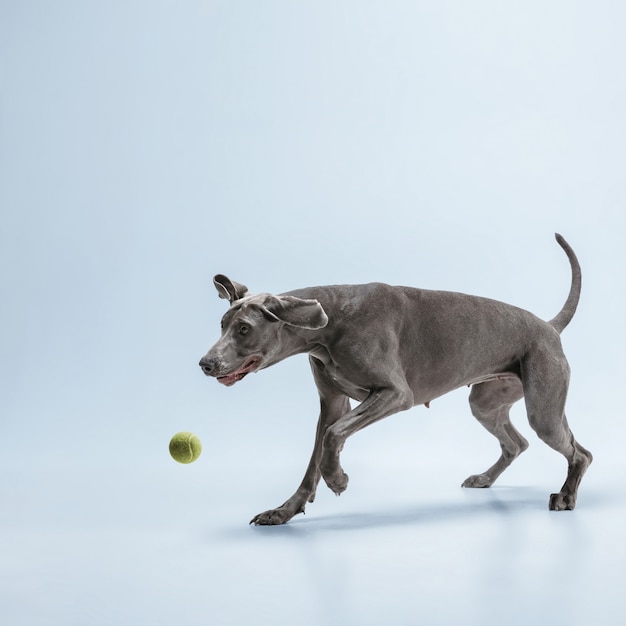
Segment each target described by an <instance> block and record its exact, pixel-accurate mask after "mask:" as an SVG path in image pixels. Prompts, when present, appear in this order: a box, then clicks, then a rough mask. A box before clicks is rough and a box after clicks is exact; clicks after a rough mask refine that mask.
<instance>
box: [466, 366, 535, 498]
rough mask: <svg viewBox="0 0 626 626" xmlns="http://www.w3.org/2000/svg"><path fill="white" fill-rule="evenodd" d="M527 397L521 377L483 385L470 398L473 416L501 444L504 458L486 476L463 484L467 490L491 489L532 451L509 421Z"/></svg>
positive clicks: (476, 477)
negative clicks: (515, 408)
mask: <svg viewBox="0 0 626 626" xmlns="http://www.w3.org/2000/svg"><path fill="white" fill-rule="evenodd" d="M523 395H524V390H523V387H522V382H521V381H520V379H519V378H518V377H517V376H513V375H510V376H506V377H503V378H502V379H497V380H491V381H488V382H484V383H479V384H477V385H474V386H473V387H472V391H471V393H470V397H469V403H470V407H471V409H472V415H473V416H474V417H475V418H476V419H477V420H478V421H479V422H480V423H481V424H482V425H483V426H484V427H485V428H486V429H487V430H488V431H489V432H490V433H491V434H492V435H494V437H496V438H497V439H498V441H499V442H500V448H501V449H502V454H501V455H500V458H499V459H498V460H497V461H496V462H495V463H494V464H493V465H492V466H491V467H490V468H489V469H487V470H485V471H484V472H483V473H482V474H474V475H472V476H470V477H469V478H467V479H466V480H465V481H464V482H463V485H462V486H463V487H491V485H493V483H494V482H495V480H496V479H497V478H498V476H500V474H502V472H503V471H504V470H505V469H506V468H507V467H508V466H509V465H510V464H511V463H512V462H513V461H514V460H515V459H516V458H517V457H518V456H519V455H520V454H521V453H522V452H523V451H524V450H526V448H528V441H526V439H524V437H522V435H520V433H519V432H517V430H516V429H515V427H514V426H513V424H511V420H510V419H509V410H510V409H511V406H512V405H513V404H514V403H515V402H517V401H518V400H520V399H521V398H522V397H523Z"/></svg>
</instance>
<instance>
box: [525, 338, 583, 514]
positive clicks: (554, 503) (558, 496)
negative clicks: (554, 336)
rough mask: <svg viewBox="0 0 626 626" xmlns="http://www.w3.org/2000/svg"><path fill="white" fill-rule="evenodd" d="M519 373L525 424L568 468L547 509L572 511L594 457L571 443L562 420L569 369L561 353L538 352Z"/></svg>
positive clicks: (570, 435)
mask: <svg viewBox="0 0 626 626" xmlns="http://www.w3.org/2000/svg"><path fill="white" fill-rule="evenodd" d="M522 369H523V375H524V373H525V375H524V397H525V400H526V411H527V413H528V421H529V422H530V425H531V426H532V428H533V430H534V431H535V432H536V433H537V435H538V436H539V438H540V439H542V440H543V441H544V442H545V443H547V444H548V445H549V446H550V447H551V448H553V449H554V450H556V451H557V452H560V453H561V454H562V455H563V456H564V457H565V458H566V459H567V464H568V471H567V478H566V479H565V483H564V484H563V487H562V488H561V491H560V492H559V493H553V494H552V495H551V496H550V502H549V508H550V510H551V511H565V510H568V511H571V510H572V509H573V508H574V507H575V506H576V496H577V493H578V486H579V485H580V481H581V479H582V477H583V475H584V473H585V472H586V471H587V468H588V467H589V464H590V463H591V461H592V460H593V457H592V455H591V453H590V452H589V451H588V450H586V449H585V448H583V447H582V446H581V445H580V444H579V443H578V442H577V441H576V439H574V435H573V434H572V431H571V430H570V428H569V425H568V423H567V418H566V417H565V398H566V396H567V388H568V384H569V365H568V364H567V360H566V359H565V356H564V355H563V353H562V352H561V353H560V354H559V353H558V352H556V351H555V350H554V349H553V350H550V351H548V350H540V351H537V352H535V353H534V354H532V355H530V356H529V357H528V358H527V359H526V362H525V363H524V364H523V367H522Z"/></svg>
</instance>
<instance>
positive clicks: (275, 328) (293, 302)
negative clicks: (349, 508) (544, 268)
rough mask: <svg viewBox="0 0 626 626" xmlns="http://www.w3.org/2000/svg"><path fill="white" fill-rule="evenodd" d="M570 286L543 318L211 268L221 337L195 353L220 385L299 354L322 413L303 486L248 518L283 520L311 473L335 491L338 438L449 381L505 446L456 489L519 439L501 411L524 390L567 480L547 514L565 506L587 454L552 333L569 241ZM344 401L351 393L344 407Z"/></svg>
mask: <svg viewBox="0 0 626 626" xmlns="http://www.w3.org/2000/svg"><path fill="white" fill-rule="evenodd" d="M556 238H557V241H558V242H559V244H560V245H561V247H562V248H563V249H564V250H565V252H566V254H567V256H568V258H569V261H570V265H571V269H572V283H571V288H570V293H569V296H568V298H567V301H566V302H565V305H564V306H563V309H562V310H561V312H560V313H559V314H558V315H557V316H556V317H555V318H554V319H552V320H551V321H549V322H545V321H543V320H540V319H539V318H538V317H536V316H535V315H533V314H532V313H529V312H528V311H525V310H523V309H519V308H517V307H514V306H511V305H508V304H504V303H502V302H497V301H495V300H489V299H486V298H480V297H476V296H468V295H464V294H460V293H451V292H444V291H427V290H422V289H414V288H410V287H391V286H389V285H385V284H381V283H371V284H367V285H342V286H328V287H310V288H307V289H298V290H296V291H291V292H289V293H286V294H282V295H270V294H260V295H248V290H247V288H246V287H244V286H243V285H241V284H239V283H236V282H234V281H232V280H229V279H228V278H227V277H226V276H222V275H218V276H216V277H215V279H214V283H215V286H216V288H217V291H218V293H219V295H220V297H222V298H225V299H227V300H229V301H230V308H229V310H228V312H227V313H226V315H224V317H223V318H222V336H221V338H220V340H219V341H218V342H217V343H216V344H215V345H214V346H213V347H212V348H211V349H210V350H209V351H208V353H207V354H206V355H205V356H204V357H203V358H202V360H201V361H200V366H201V368H202V371H203V372H204V373H205V374H206V375H207V376H214V377H216V378H217V380H218V381H219V382H221V383H222V384H224V385H228V386H230V385H234V384H235V383H236V382H238V381H240V380H241V379H242V378H244V376H246V375H247V374H250V373H251V372H256V371H258V370H260V369H264V368H266V367H269V366H270V365H273V364H274V363H278V362H279V361H281V360H282V359H285V358H286V357H288V356H292V355H294V354H298V353H303V352H308V354H309V359H310V363H311V368H312V370H313V377H314V378H315V383H316V385H317V388H318V391H319V395H320V401H321V413H320V417H319V422H318V425H317V433H316V436H315V446H314V448H313V455H312V457H311V460H310V462H309V466H308V468H307V470H306V473H305V475H304V479H303V480H302V483H301V484H300V486H299V487H298V489H297V490H296V492H295V493H294V494H293V495H292V496H291V497H290V498H289V499H288V500H287V501H286V502H285V503H284V504H282V505H281V506H279V507H278V508H276V509H272V510H269V511H265V512H264V513H261V514H259V515H257V516H256V517H254V518H253V519H252V521H251V523H253V524H263V525H266V524H283V523H285V522H287V521H288V520H290V519H291V518H292V517H293V516H294V515H296V514H297V513H303V512H304V507H305V505H306V503H307V502H313V499H314V497H315V491H316V488H317V485H318V483H319V480H320V477H323V478H324V480H325V481H326V484H327V485H328V487H330V489H332V491H334V492H335V493H336V494H340V493H342V492H343V491H344V490H345V489H346V487H347V485H348V476H347V475H346V474H345V473H344V471H343V469H342V467H341V465H340V462H339V453H340V452H341V450H342V448H343V445H344V442H345V441H346V439H347V438H348V437H349V436H350V435H352V434H353V433H355V432H357V431H358V430H360V429H362V428H365V427H366V426H368V425H369V424H373V423H374V422H377V421H378V420H381V419H382V418H384V417H387V416H389V415H392V414H393V413H397V412H398V411H404V410H406V409H409V408H411V407H412V406H415V405H418V404H424V405H426V406H428V404H429V402H431V401H432V400H433V399H434V398H437V397H439V396H441V395H443V394H445V393H447V392H449V391H452V390H453V389H457V388H459V387H464V386H470V385H472V391H471V393H470V398H469V401H470V406H471V409H472V413H473V415H474V417H476V418H477V419H478V421H479V422H480V423H481V424H482V425H483V426H484V427H485V428H486V429H487V430H488V431H489V432H490V433H492V434H493V435H494V436H495V437H497V438H498V440H499V442H500V446H501V448H502V454H501V456H500V458H499V459H498V460H497V461H496V462H495V464H494V465H492V466H491V467H490V468H489V469H487V470H485V471H484V472H483V473H482V474H476V475H474V476H470V477H469V478H468V479H467V480H466V481H465V482H464V483H463V486H464V487H489V486H490V485H492V484H493V482H494V481H495V480H496V478H498V476H499V475H500V474H501V473H502V472H503V471H504V470H505V469H506V468H507V467H508V466H509V465H510V464H511V462H512V461H513V459H515V458H516V457H517V456H518V455H519V454H520V453H521V452H523V451H524V450H525V449H526V448H527V447H528V442H527V441H526V440H525V439H524V437H522V435H520V433H519V432H518V431H517V430H516V429H515V428H514V427H513V425H512V424H511V422H510V420H509V409H510V408H511V406H512V405H513V403H514V402H516V401H517V400H520V399H521V398H522V397H524V398H525V401H526V411H527V414H528V420H529V422H530V425H531V426H532V428H533V429H534V430H535V431H536V433H537V434H538V435H539V437H540V438H541V439H543V440H544V441H545V442H546V443H547V444H548V445H549V446H551V447H552V448H554V449H555V450H557V451H558V452H560V453H561V454H563V456H565V458H566V459H567V462H568V473H567V479H566V480H565V484H564V485H563V487H562V489H561V491H560V492H559V493H555V494H552V495H551V496H550V502H549V507H550V509H551V510H554V511H562V510H565V509H568V510H571V509H573V508H574V506H575V504H576V493H577V490H578V485H579V483H580V480H581V478H582V476H583V474H584V473H585V471H586V469H587V467H588V466H589V464H590V463H591V460H592V456H591V454H590V453H589V452H588V451H587V450H585V448H583V447H582V446H581V445H580V444H579V443H578V442H577V441H576V440H575V439H574V435H573V434H572V432H571V430H570V429H569V426H568V424H567V420H566V418H565V412H564V408H565V398H566V395H567V389H568V382H569V372H570V370H569V365H568V363H567V360H566V358H565V355H564V354H563V349H562V347H561V339H560V337H559V334H560V333H561V331H562V330H563V329H564V328H565V327H566V326H567V324H568V323H569V322H570V320H571V319H572V317H573V315H574V312H575V311H576V306H577V304H578V300H579V295H580V286H581V272H580V265H579V264H578V260H577V259H576V255H575V254H574V252H573V250H572V249H571V248H570V246H569V245H568V243H567V242H566V241H565V240H564V239H563V237H561V236H560V235H558V234H557V235H556ZM349 398H353V399H354V400H357V401H359V402H360V404H359V405H358V406H356V408H354V409H351V408H350V404H349V400H348V399H349Z"/></svg>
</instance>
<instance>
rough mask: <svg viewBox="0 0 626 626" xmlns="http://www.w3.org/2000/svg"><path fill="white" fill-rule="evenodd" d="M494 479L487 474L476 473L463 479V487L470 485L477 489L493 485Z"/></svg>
mask: <svg viewBox="0 0 626 626" xmlns="http://www.w3.org/2000/svg"><path fill="white" fill-rule="evenodd" d="M492 483H493V481H492V480H491V479H490V478H489V476H487V474H474V475H473V476H470V477H469V478H466V479H465V480H464V481H463V484H462V485H461V487H470V488H476V489H482V488H484V487H491V485H492Z"/></svg>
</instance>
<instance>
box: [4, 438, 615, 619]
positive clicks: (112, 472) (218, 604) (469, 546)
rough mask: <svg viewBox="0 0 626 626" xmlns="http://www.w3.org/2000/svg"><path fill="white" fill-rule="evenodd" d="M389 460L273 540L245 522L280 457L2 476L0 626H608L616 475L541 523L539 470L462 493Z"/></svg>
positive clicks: (441, 475)
mask: <svg viewBox="0 0 626 626" xmlns="http://www.w3.org/2000/svg"><path fill="white" fill-rule="evenodd" d="M529 452H530V451H529ZM403 454H404V453H403V452H402V449H400V453H399V454H398V456H397V458H395V459H393V460H390V459H387V460H382V461H379V462H378V464H377V465H378V466H376V463H369V462H368V460H367V459H366V458H364V456H365V455H361V456H359V454H358V453H354V454H353V455H352V457H351V458H350V457H349V458H348V461H350V473H351V485H350V488H349V490H348V491H347V492H346V493H345V494H343V495H342V497H340V498H337V497H335V496H333V495H332V494H331V493H330V492H329V491H328V490H327V489H325V488H320V491H319V495H318V499H317V501H316V502H315V503H314V504H312V505H309V509H308V511H307V515H305V516H299V517H297V518H295V519H294V520H292V522H291V523H290V524H288V525H286V526H283V527H274V528H255V527H250V526H248V525H247V521H248V520H249V519H250V518H251V517H252V516H253V515H254V514H255V513H257V512H259V511H260V510H263V509H264V508H268V507H269V506H272V505H276V504H279V503H280V501H282V499H284V498H285V497H287V496H288V495H289V493H290V491H291V488H292V487H293V486H294V483H295V482H297V481H296V479H297V478H299V469H300V468H299V467H298V468H296V464H294V463H292V461H291V457H287V458H286V459H285V463H284V465H283V464H281V462H280V461H274V462H273V463H269V464H267V465H266V466H264V467H258V468H255V469H254V471H251V472H249V473H248V472H247V470H248V469H251V468H245V467H244V468H242V467H239V468H238V469H236V470H235V469H234V467H233V466H232V465H231V466H229V465H228V463H226V465H225V466H222V467H221V469H220V468H218V464H217V463H216V461H217V456H215V457H213V458H207V457H206V456H205V457H204V458H201V461H198V462H197V463H196V464H195V465H194V466H188V467H184V466H179V465H176V464H175V463H173V461H170V460H169V459H165V457H164V459H163V463H162V464H155V465H154V466H153V467H146V466H145V465H140V464H138V465H136V466H133V465H132V464H129V465H126V466H125V465H113V466H112V467H109V468H98V467H91V468H88V469H86V470H84V471H70V470H68V469H67V467H66V468H65V469H63V467H62V466H58V467H56V468H52V469H51V470H50V471H48V472H38V471H35V470H34V469H29V468H27V467H25V466H22V467H16V466H13V467H11V468H10V476H11V480H4V481H3V482H2V485H1V488H0V492H1V494H2V507H1V509H0V554H1V558H0V617H1V622H2V624H6V625H8V626H73V625H76V626H85V624H89V625H90V626H97V625H100V624H102V625H103V626H104V625H106V626H110V625H111V624H116V625H118V626H125V625H129V626H130V625H136V624H151V625H158V624H163V625H167V626H170V625H171V624H174V623H179V624H186V625H190V626H191V625H195V624H216V625H224V626H226V625H231V624H232V625H236V626H238V625H241V624H249V623H257V624H273V623H276V622H281V623H284V622H288V623H295V624H298V625H299V626H318V625H319V626H325V625H332V624H337V625H342V624H364V625H370V624H371V625H378V624H380V625H382V624H407V625H408V624H417V623H421V624H428V625H438V624H446V625H447V624H450V625H452V624H482V625H487V626H488V625H490V624H493V625H496V624H507V625H509V626H510V625H514V624H529V623H545V624H551V625H555V624H569V625H572V624H574V625H576V624H580V625H581V626H582V625H585V626H588V625H589V624H598V625H612V624H615V625H617V624H623V615H624V611H625V610H626V600H625V599H624V592H623V586H624V580H626V544H625V542H624V541H623V529H624V522H625V521H626V515H625V513H626V498H625V497H624V493H623V490H622V489H621V487H620V480H621V479H620V477H619V476H615V475H614V474H613V472H611V471H609V470H608V469H607V468H604V469H600V468H593V469H592V470H590V472H589V473H588V476H587V479H586V481H585V482H584V487H583V490H582V491H581V496H580V501H579V507H578V509H577V510H576V511H575V512H573V513H571V512H564V513H550V512H548V511H547V497H548V491H549V489H550V484H551V482H554V480H553V479H552V477H550V480H548V478H547V477H545V476H542V475H541V472H543V470H544V462H543V457H542V456H539V455H537V456H536V457H533V456H532V455H531V456H530V457H529V458H528V459H527V460H526V461H525V462H523V461H522V459H519V460H518V463H520V469H519V470H518V471H516V470H514V468H511V469H510V473H511V477H510V479H509V480H508V481H507V480H506V479H505V478H504V477H503V478H502V480H501V485H500V486H497V487H494V488H492V489H488V490H464V489H461V488H460V487H459V484H460V480H458V479H459V478H463V477H464V476H463V472H462V471H461V472H460V471H459V467H450V468H448V469H446V470H445V471H443V470H444V468H443V467H438V468H437V473H436V475H432V474H433V472H430V474H429V473H428V472H425V470H424V467H423V464H421V462H420V461H416V462H415V467H414V468H411V467H410V466H409V461H408V456H406V455H405V456H403ZM541 454H543V453H541ZM546 458H548V457H546ZM222 461H223V462H224V459H222ZM348 461H346V463H347V462H348ZM455 465H456V464H455ZM533 465H534V466H535V467H536V470H533V469H532V467H533ZM547 467H548V471H547V472H546V473H554V468H555V467H556V465H554V466H553V465H552V464H551V462H549V463H548V466H547ZM558 467H559V468H560V469H563V468H561V465H560V464H558ZM218 469H219V471H218ZM346 469H348V468H346ZM294 472H295V474H294ZM466 473H467V472H466ZM523 473H527V474H528V476H527V478H528V480H522V479H521V478H520V477H521V475H522V474H523ZM557 473H558V472H557ZM291 474H293V475H291ZM459 474H460V475H459ZM228 475H231V476H232V481H230V482H229V480H228V479H227V480H224V478H227V477H228ZM6 477H7V476H6V474H5V478H6ZM425 478H427V479H428V480H427V483H425ZM554 478H556V483H558V484H559V485H560V482H559V481H561V478H562V476H560V475H559V476H556V475H555V476H554ZM392 486H393V487H392Z"/></svg>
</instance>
